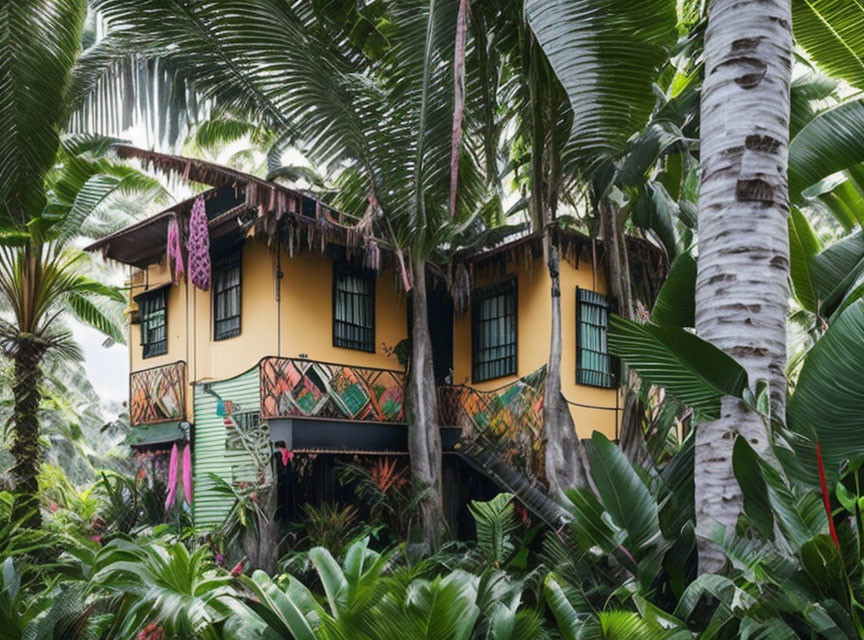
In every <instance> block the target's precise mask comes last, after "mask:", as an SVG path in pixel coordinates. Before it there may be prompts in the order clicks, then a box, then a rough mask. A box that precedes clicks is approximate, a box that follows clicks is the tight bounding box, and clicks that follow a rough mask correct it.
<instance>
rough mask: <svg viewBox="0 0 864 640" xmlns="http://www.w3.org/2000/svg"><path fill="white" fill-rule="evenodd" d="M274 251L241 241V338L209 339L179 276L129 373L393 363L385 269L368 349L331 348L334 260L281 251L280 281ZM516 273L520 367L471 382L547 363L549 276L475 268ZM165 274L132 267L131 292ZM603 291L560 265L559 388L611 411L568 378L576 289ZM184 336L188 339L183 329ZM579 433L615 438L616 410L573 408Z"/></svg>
mask: <svg viewBox="0 0 864 640" xmlns="http://www.w3.org/2000/svg"><path fill="white" fill-rule="evenodd" d="M276 260H277V257H276V255H275V253H274V252H272V251H269V250H268V249H267V247H266V246H265V245H264V244H263V243H262V242H259V241H257V240H255V239H254V238H251V239H249V240H247V242H246V244H245V245H244V248H243V259H242V283H243V284H242V293H241V295H242V319H241V323H242V324H241V332H240V335H238V336H236V337H234V338H229V339H228V340H221V341H214V340H213V339H212V334H213V320H212V306H211V294H210V292H205V291H199V290H198V289H195V288H194V287H191V286H190V285H188V284H187V283H186V282H181V283H180V284H177V285H173V286H170V287H169V288H168V299H167V306H168V353H167V354H165V355H162V356H157V357H153V358H146V359H145V358H142V357H141V346H140V325H132V327H131V330H130V342H129V344H130V371H140V370H142V369H148V368H150V367H156V366H162V365H166V364H170V363H173V362H176V361H177V360H184V361H186V363H187V372H188V378H189V383H190V384H191V383H193V382H206V381H208V380H224V379H227V378H232V377H234V376H236V375H239V374H241V373H243V372H244V371H247V370H248V369H250V368H251V367H253V366H255V365H256V364H257V362H258V361H259V360H260V359H261V358H262V357H264V356H268V355H277V356H284V357H292V358H296V357H302V356H304V355H305V357H308V358H309V359H312V360H322V361H326V362H338V363H344V364H349V365H355V366H368V367H381V368H387V369H398V368H399V364H398V362H396V358H395V357H394V356H392V355H391V354H389V353H388V350H389V349H392V348H393V347H394V346H395V345H396V344H397V343H398V342H399V341H400V340H402V339H403V338H405V337H407V322H406V319H407V302H406V298H405V295H404V294H402V293H400V292H398V291H397V289H396V287H395V286H394V282H395V280H394V278H395V275H394V272H393V269H392V268H387V269H385V270H384V271H383V272H382V273H381V275H380V276H379V277H378V279H377V281H376V283H375V353H366V352H363V351H356V350H353V349H344V348H340V347H334V346H333V337H332V335H333V313H332V304H333V303H332V287H333V262H332V260H330V258H328V257H327V256H325V255H323V254H321V253H316V252H303V253H299V254H297V255H295V256H294V257H293V258H289V257H288V255H287V253H285V252H283V253H282V255H281V270H282V272H283V274H284V275H283V278H282V280H281V282H280V283H279V285H278V286H279V292H278V295H277V285H276V280H275V273H276ZM511 275H515V276H516V277H517V279H518V301H517V304H518V314H519V315H518V341H519V344H518V370H517V374H516V375H515V376H508V377H504V378H497V379H495V380H488V381H485V382H481V383H478V384H476V385H474V386H476V387H477V388H478V389H483V390H490V389H495V388H497V387H501V386H503V385H505V384H508V383H510V382H513V381H514V380H515V379H517V378H518V377H521V376H524V375H527V374H529V373H532V372H533V371H536V370H537V369H538V368H540V367H541V366H543V364H545V362H546V359H547V357H548V352H549V329H550V300H549V275H548V272H547V271H546V268H545V266H544V264H543V261H542V260H540V259H538V260H534V261H533V262H532V263H531V265H530V268H529V265H526V264H525V263H523V262H521V261H520V262H519V263H518V264H516V263H511V264H510V265H509V266H508V267H507V271H506V274H504V275H501V274H500V272H499V271H498V270H497V268H496V269H490V270H487V271H480V272H478V273H477V283H476V284H477V286H485V285H488V284H492V283H494V282H497V281H499V280H501V279H503V278H506V277H509V276H511ZM169 280H170V274H169V273H168V271H167V270H166V269H165V268H164V266H161V265H154V266H152V267H151V268H150V269H149V272H148V273H147V274H145V273H144V272H143V271H138V272H136V273H135V274H134V275H133V279H132V295H133V296H136V295H138V294H140V293H142V292H144V291H146V290H147V288H149V289H152V288H154V287H157V286H159V285H160V284H163V283H165V282H168V281H169ZM577 286H578V287H582V288H586V289H592V290H595V291H599V292H601V293H605V292H606V283H605V281H604V279H603V277H602V274H598V275H597V276H596V277H595V275H594V274H593V272H592V267H591V263H590V262H580V263H579V268H578V269H577V268H574V267H573V266H572V265H570V264H568V263H567V262H566V261H563V260H562V262H561V309H562V333H563V358H562V363H561V368H562V389H563V391H564V395H565V396H566V397H567V399H568V400H570V401H572V402H577V403H580V404H586V405H594V406H601V407H608V408H614V407H615V406H616V399H617V392H616V391H615V390H611V389H600V388H596V387H590V386H585V385H577V384H576V383H575V371H576V312H575V309H576V287H577ZM187 335H188V336H189V340H188V341H187V340H186V336H187ZM453 341H454V354H453V373H454V377H453V380H454V382H455V383H457V384H459V383H465V384H471V314H470V310H469V312H467V313H466V314H464V315H462V316H460V317H457V318H455V320H454V331H453ZM187 410H188V415H189V416H190V418H192V417H193V405H192V394H191V390H187ZM571 413H572V414H573V419H574V422H575V424H576V428H577V430H578V432H579V435H580V436H582V437H588V436H590V434H591V432H592V431H594V430H597V431H601V432H603V433H604V434H606V435H607V436H609V437H610V438H614V437H616V436H617V419H616V415H617V414H616V412H614V411H603V410H598V409H590V408H581V407H575V406H572V405H571Z"/></svg>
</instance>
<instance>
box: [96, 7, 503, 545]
mask: <svg viewBox="0 0 864 640" xmlns="http://www.w3.org/2000/svg"><path fill="white" fill-rule="evenodd" d="M343 4H344V9H345V10H344V11H341V12H333V13H327V12H323V13H322V12H319V11H318V10H317V8H316V5H315V3H313V2H310V1H308V0H296V1H295V2H289V3H282V2H275V1H273V0H255V1H254V2H251V3H250V2H242V3H239V2H238V3H219V4H218V5H217V4H208V3H192V4H190V3H185V2H181V1H179V0H146V1H145V2H144V3H143V4H142V3H141V2H137V1H136V2H132V1H131V0H99V1H98V2H96V3H95V8H96V9H97V10H99V11H101V12H102V14H103V15H104V17H105V18H106V20H107V21H108V24H109V33H108V36H107V38H106V40H105V41H103V42H102V43H101V44H97V45H96V47H94V50H93V52H92V53H91V54H90V55H88V56H85V59H84V63H83V65H82V66H83V67H84V68H85V69H86V75H87V77H89V78H91V79H92V78H102V79H104V78H107V77H110V76H111V75H112V74H113V73H114V72H116V69H117V65H118V64H121V63H122V62H124V61H127V60H128V59H129V57H130V56H149V57H150V59H158V60H159V61H160V64H163V65H166V66H167V67H169V68H171V69H172V70H174V76H173V78H174V81H175V82H176V83H178V84H179V83H181V82H185V83H186V84H187V86H190V87H191V86H194V88H195V90H196V91H197V92H199V93H200V94H201V95H203V96H205V97H207V98H209V99H210V100H211V102H212V103H213V105H214V108H215V109H218V110H220V111H221V113H227V114H230V115H232V116H234V117H237V118H242V119H246V120H248V121H253V122H260V123H262V125H263V126H266V127H268V128H269V129H270V130H271V131H273V132H274V135H275V139H277V140H285V141H290V142H291V143H292V144H294V146H296V147H297V148H299V149H300V150H301V151H303V152H304V153H305V155H306V156H307V157H309V159H310V160H311V161H312V162H313V163H315V164H316V165H318V166H326V167H328V168H330V170H331V172H332V173H333V175H334V176H336V180H335V182H336V186H337V187H339V188H340V193H339V197H338V199H337V200H336V201H334V204H336V205H337V206H340V207H341V208H342V209H344V210H346V211H347V212H348V213H355V214H358V215H359V216H360V217H363V218H365V221H368V223H369V225H368V226H367V227H366V228H374V229H375V231H376V234H377V235H379V236H383V239H384V244H385V246H386V247H388V248H389V249H390V250H391V251H392V254H393V256H394V259H395V262H396V265H397V270H398V272H399V273H400V276H401V281H402V283H403V287H404V288H405V290H406V291H410V294H411V303H412V306H413V318H414V322H413V327H412V340H411V345H412V347H411V349H412V351H411V362H410V367H409V371H408V378H407V397H408V405H409V415H410V420H409V451H410V454H411V462H412V465H411V467H412V473H413V474H414V477H415V478H416V480H417V481H418V483H419V484H420V485H422V486H423V487H424V495H425V498H424V500H423V501H422V507H423V513H424V517H423V519H422V520H423V530H424V539H425V540H427V541H430V542H432V541H435V540H437V538H438V537H439V535H440V532H441V527H442V525H443V518H442V516H441V493H440V482H441V476H440V466H441V443H440V434H439V430H438V424H437V423H438V411H437V397H436V390H435V385H434V376H433V369H432V347H431V340H430V335H429V327H428V320H427V292H426V286H427V277H429V276H430V275H431V274H430V273H429V272H430V259H431V258H432V256H433V254H435V253H436V251H438V250H439V248H440V247H442V246H444V247H449V248H451V249H457V248H459V247H460V246H462V245H463V244H464V237H465V235H466V232H467V231H468V229H469V228H471V227H473V225H474V224H475V217H474V215H473V214H474V213H475V212H476V211H478V210H479V209H480V206H479V204H480V203H481V202H483V201H484V200H485V195H486V193H487V187H486V184H487V183H486V181H485V180H484V178H483V175H482V171H481V170H480V168H479V166H478V163H477V161H476V154H475V153H474V151H475V150H476V149H475V143H474V140H473V129H472V128H471V127H470V126H468V124H469V123H470V118H471V113H472V112H471V109H468V110H467V112H466V126H465V127H463V129H464V130H465V132H466V136H465V137H464V138H463V140H462V143H461V145H457V148H458V147H459V146H461V148H462V149H464V150H465V152H463V153H462V154H461V157H458V156H457V161H456V162H454V161H453V160H454V158H453V154H452V149H451V141H452V140H453V139H454V138H455V136H453V135H452V132H453V123H454V106H455V105H454V89H453V86H454V64H453V61H454V51H455V49H456V47H455V38H456V33H457V22H458V21H457V17H459V8H460V3H459V2H458V1H455V0H435V1H433V2H425V1H422V2H421V1H420V0H399V1H398V2H395V3H389V4H387V5H386V6H385V5H383V4H382V3H370V4H368V5H357V4H356V3H353V2H345V3H343ZM463 15H464V14H463ZM463 19H464V18H461V17H460V18H459V20H463ZM166 25H170V29H166V28H165V27H166ZM287 43H291V44H290V45H288V44H287ZM455 66H458V65H455ZM465 86H466V87H467V88H468V90H469V93H470V91H471V87H472V86H473V85H472V82H470V78H469V81H466V83H465ZM94 87H95V90H97V91H98V90H99V87H100V85H99V84H98V83H97V84H96V85H94ZM79 99H80V100H82V101H84V102H86V100H87V98H86V95H84V96H83V97H81V95H80V94H79ZM467 104H470V100H466V105H467ZM454 166H455V167H458V170H459V171H458V190H457V191H456V199H455V203H451V191H452V189H451V184H450V183H451V175H452V174H453V168H454ZM369 241H370V242H371V241H372V240H371V238H369Z"/></svg>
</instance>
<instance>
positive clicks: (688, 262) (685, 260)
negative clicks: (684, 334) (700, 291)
mask: <svg viewBox="0 0 864 640" xmlns="http://www.w3.org/2000/svg"><path fill="white" fill-rule="evenodd" d="M695 315H696V260H695V259H694V258H693V256H691V255H690V254H689V253H682V254H681V255H679V256H678V257H677V258H675V262H673V263H672V267H671V268H670V269H669V275H668V276H667V277H666V282H664V283H663V287H662V288H661V289H660V293H659V294H658V295H657V300H656V301H655V302H654V309H652V311H651V322H653V323H654V324H657V325H660V326H664V327H693V326H695V324H696V321H695Z"/></svg>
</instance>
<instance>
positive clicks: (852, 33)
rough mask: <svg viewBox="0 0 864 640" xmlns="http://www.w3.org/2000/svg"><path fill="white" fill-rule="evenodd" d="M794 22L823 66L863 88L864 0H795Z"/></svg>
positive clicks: (801, 39)
mask: <svg viewBox="0 0 864 640" xmlns="http://www.w3.org/2000/svg"><path fill="white" fill-rule="evenodd" d="M792 25H793V29H794V31H795V40H796V41H797V42H798V44H799V45H800V46H801V47H803V48H804V50H805V51H807V53H808V54H809V56H810V58H812V59H813V60H814V61H815V62H816V63H817V64H818V65H819V67H820V68H822V69H824V70H825V71H826V72H827V73H829V74H830V75H832V76H834V77H836V78H842V79H843V80H846V81H847V82H849V83H850V84H852V85H853V86H855V87H857V88H859V89H864V2H862V1H861V0H793V2H792Z"/></svg>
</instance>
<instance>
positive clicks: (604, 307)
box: [576, 288, 617, 388]
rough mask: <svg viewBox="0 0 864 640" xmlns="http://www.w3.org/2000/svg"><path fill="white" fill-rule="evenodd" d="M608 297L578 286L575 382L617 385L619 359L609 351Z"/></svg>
mask: <svg viewBox="0 0 864 640" xmlns="http://www.w3.org/2000/svg"><path fill="white" fill-rule="evenodd" d="M609 309H610V304H609V298H607V297H606V296H604V295H602V294H600V293H597V292H596V291H590V290H588V289H580V288H577V289H576V383H577V384H587V385H591V386H594V387H607V388H614V387H616V386H617V375H616V363H615V362H614V358H613V357H612V356H611V355H609V348H608V346H609V345H608V340H607V334H608V331H609Z"/></svg>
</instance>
